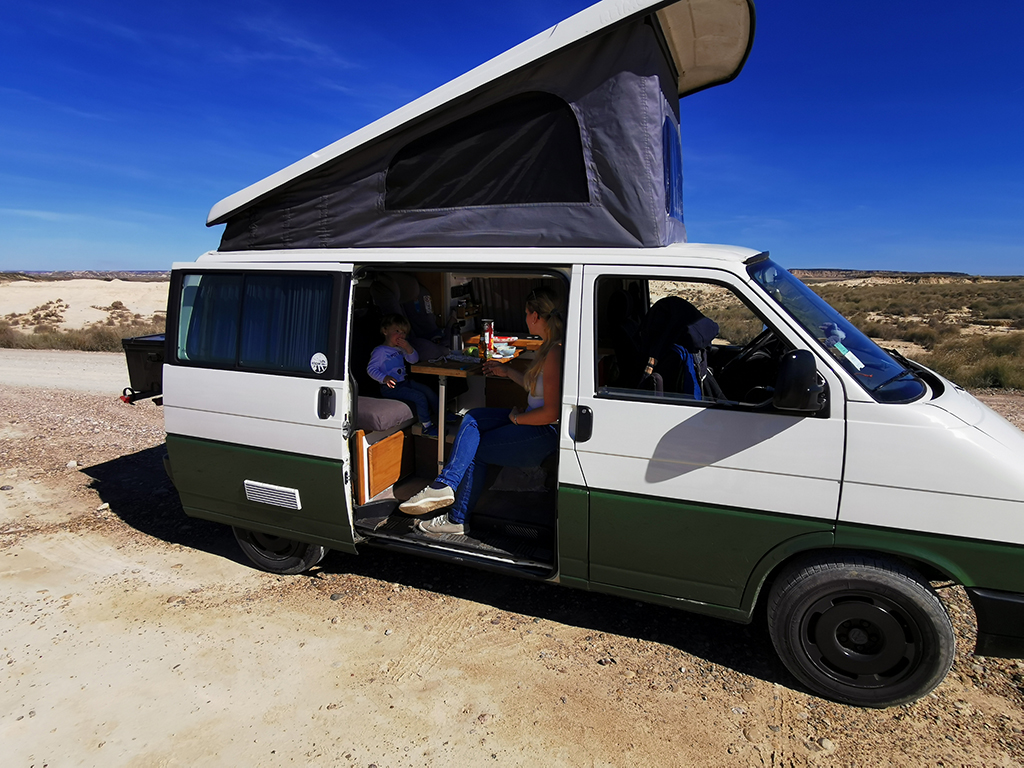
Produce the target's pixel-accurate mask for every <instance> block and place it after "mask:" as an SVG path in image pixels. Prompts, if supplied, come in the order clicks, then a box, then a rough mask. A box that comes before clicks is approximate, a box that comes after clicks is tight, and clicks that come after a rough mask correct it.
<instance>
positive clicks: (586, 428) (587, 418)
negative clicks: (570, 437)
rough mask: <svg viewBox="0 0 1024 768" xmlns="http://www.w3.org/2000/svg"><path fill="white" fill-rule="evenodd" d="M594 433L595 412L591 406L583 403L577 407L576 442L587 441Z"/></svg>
mask: <svg viewBox="0 0 1024 768" xmlns="http://www.w3.org/2000/svg"><path fill="white" fill-rule="evenodd" d="M593 434H594V412H593V411H592V410H590V406H587V405H581V406H580V407H579V408H577V409H576V438H575V440H576V442H577V443H585V442H587V440H589V439H590V438H591V436H592V435H593Z"/></svg>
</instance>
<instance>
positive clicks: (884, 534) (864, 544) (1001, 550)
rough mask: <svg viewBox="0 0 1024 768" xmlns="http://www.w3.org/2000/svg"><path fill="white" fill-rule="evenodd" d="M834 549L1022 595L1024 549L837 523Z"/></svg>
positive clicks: (963, 582)
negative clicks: (911, 563) (901, 560)
mask: <svg viewBox="0 0 1024 768" xmlns="http://www.w3.org/2000/svg"><path fill="white" fill-rule="evenodd" d="M836 546H837V547H843V548H844V549H857V550H871V551H874V552H884V553H887V554H893V555H899V556H901V557H906V558H910V559H912V560H919V561H921V562H923V563H928V564H929V565H931V566H932V567H934V568H935V569H937V570H938V571H940V572H941V573H944V574H945V575H946V576H948V577H949V578H950V579H952V580H954V581H957V582H959V583H960V584H963V585H964V586H965V587H982V588H984V589H998V590H1004V591H1006V592H1024V546H1021V545H1019V544H1001V543H998V542H992V541H979V540H977V539H964V538H956V537H953V536H939V535H934V534H927V533H916V532H914V531H901V530H898V529H895V528H876V527H873V526H866V525H851V524H849V523H839V525H838V526H836Z"/></svg>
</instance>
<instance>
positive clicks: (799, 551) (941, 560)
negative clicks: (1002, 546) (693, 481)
mask: <svg viewBox="0 0 1024 768" xmlns="http://www.w3.org/2000/svg"><path fill="white" fill-rule="evenodd" d="M848 555H861V556H865V557H877V558H883V559H894V560H897V561H899V562H901V563H902V564H904V565H905V566H907V567H909V568H911V569H913V570H915V571H917V572H918V573H919V574H920V575H921V576H922V577H924V578H925V579H927V580H928V581H943V580H949V581H954V582H956V583H958V584H963V585H965V586H973V583H972V580H971V579H970V577H969V576H968V575H967V574H966V573H965V572H964V570H963V569H962V568H960V567H959V566H957V564H956V563H954V562H953V561H951V560H950V559H948V558H946V557H943V556H941V555H940V554H937V553H935V552H929V551H927V550H922V549H921V548H919V547H882V548H879V547H855V546H854V547H851V546H843V547H840V546H837V545H836V542H835V537H834V536H833V535H832V534H831V533H809V534H805V535H803V536H797V537H795V538H792V539H789V540H787V541H784V542H783V543H782V544H779V545H778V546H776V547H775V548H774V549H772V550H770V551H769V552H768V553H767V554H765V556H764V557H762V558H761V560H760V561H759V562H758V564H757V565H756V566H755V567H754V570H753V571H752V572H751V574H750V578H749V579H748V581H747V585H746V587H745V588H744V590H743V599H742V603H741V605H740V608H741V610H742V611H744V612H745V613H746V614H747V615H748V616H753V614H754V611H755V610H757V609H758V608H759V607H760V606H761V604H762V603H763V601H761V600H760V597H761V595H762V594H766V593H767V590H770V589H771V585H772V583H773V582H774V581H775V579H776V578H777V577H778V575H779V574H780V573H782V572H783V571H784V570H786V569H787V568H789V567H790V566H791V565H792V564H793V563H795V562H799V561H802V560H806V559H809V558H811V557H815V556H828V557H836V558H842V557H844V556H848Z"/></svg>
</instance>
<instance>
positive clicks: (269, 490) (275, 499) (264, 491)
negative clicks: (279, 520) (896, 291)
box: [244, 480, 302, 509]
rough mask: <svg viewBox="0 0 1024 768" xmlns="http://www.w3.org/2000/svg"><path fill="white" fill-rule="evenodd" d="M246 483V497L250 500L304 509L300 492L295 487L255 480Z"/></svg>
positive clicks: (287, 507)
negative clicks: (300, 499)
mask: <svg viewBox="0 0 1024 768" xmlns="http://www.w3.org/2000/svg"><path fill="white" fill-rule="evenodd" d="M244 485H245V498H247V499H248V500H249V501H258V502H259V503H260V504H272V505H273V506H275V507H284V508H285V509H302V502H301V501H299V492H298V491H297V490H296V489H295V488H284V487H282V486H280V485H270V484H269V483H258V482H256V481H255V480H246V481H245V483H244Z"/></svg>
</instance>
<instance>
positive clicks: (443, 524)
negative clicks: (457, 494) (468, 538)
mask: <svg viewBox="0 0 1024 768" xmlns="http://www.w3.org/2000/svg"><path fill="white" fill-rule="evenodd" d="M416 529H417V530H418V531H420V532H422V533H427V534H434V535H435V536H436V535H438V534H442V533H459V534H462V535H465V534H467V533H469V525H468V524H466V523H453V522H452V521H451V520H450V519H449V518H448V513H447V512H445V513H444V514H443V515H438V516H437V517H434V518H431V519H430V520H417V521H416Z"/></svg>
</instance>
